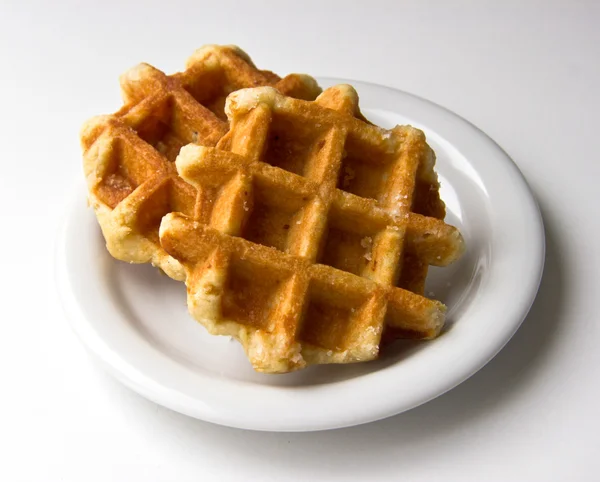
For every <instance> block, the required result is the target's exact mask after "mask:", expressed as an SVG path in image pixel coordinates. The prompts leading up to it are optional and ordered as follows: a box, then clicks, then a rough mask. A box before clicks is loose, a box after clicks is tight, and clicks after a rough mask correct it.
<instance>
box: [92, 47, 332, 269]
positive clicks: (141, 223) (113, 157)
mask: <svg viewBox="0 0 600 482" xmlns="http://www.w3.org/2000/svg"><path fill="white" fill-rule="evenodd" d="M259 85H270V86H274V87H276V88H277V89H279V90H280V91H281V92H283V93H286V94H287V95H290V96H292V97H298V98H301V99H311V100H312V99H314V98H315V97H316V96H317V95H318V94H319V93H320V92H321V90H320V88H319V87H318V85H317V83H316V81H315V80H314V79H313V78H312V77H309V76H306V75H298V74H292V75H288V76H287V77H285V78H283V79H281V78H280V77H278V76H277V75H275V74H273V73H272V72H268V71H261V70H258V69H257V68H256V67H255V66H254V64H253V63H252V61H251V60H250V58H249V57H248V56H247V55H246V54H245V53H244V52H243V51H242V50H240V49H239V48H237V47H219V46H207V47H203V48H201V49H199V50H197V51H196V52H195V53H194V55H192V57H190V59H189V60H188V62H187V65H186V70H185V71H184V72H181V73H177V74H175V75H172V76H167V75H165V74H164V73H163V72H161V71H160V70H157V69H155V68H154V67H152V66H150V65H148V64H140V65H138V66H137V67H134V68H133V69H131V70H129V71H128V72H126V73H125V74H124V75H123V76H122V77H121V90H122V93H123V99H124V101H125V106H124V107H123V108H122V109H120V110H119V111H118V112H117V113H115V114H114V115H109V116H100V117H95V118H93V119H91V120H89V121H88V122H86V123H85V125H84V126H83V129H82V132H81V144H82V147H83V151H84V170H85V175H86V177H87V182H88V189H89V201H90V204H91V205H92V206H93V208H94V210H95V212H96V215H97V217H98V221H99V223H100V226H101V228H102V232H103V234H104V237H105V239H106V245H107V248H108V250H109V252H110V253H111V254H112V255H113V256H114V257H115V258H117V259H120V260H123V261H128V262H132V263H147V262H151V263H152V264H153V265H155V266H158V267H160V268H161V269H162V270H163V271H164V272H165V273H167V274H168V275H169V276H171V277H172V278H175V279H179V280H183V279H184V277H185V273H184V270H183V268H182V267H181V265H180V264H179V262H178V261H176V260H174V259H173V258H171V257H170V256H169V255H168V254H167V253H166V252H165V251H164V250H163V249H162V248H161V246H160V243H159V240H158V226H159V223H160V220H161V218H162V217H163V216H164V215H165V214H166V213H168V212H171V211H178V212H181V213H185V214H187V215H189V216H193V215H194V211H195V209H196V206H195V203H196V190H195V189H194V188H193V187H192V186H190V185H188V184H187V183H185V182H184V181H183V180H182V179H181V178H179V176H178V175H177V172H176V169H175V166H174V165H173V161H174V160H175V158H176V157H177V154H178V153H179V149H180V148H181V147H182V146H183V145H185V144H188V143H190V142H197V143H199V144H203V145H207V146H214V145H215V144H216V143H217V141H218V140H219V139H220V138H221V137H222V136H223V135H224V134H225V133H226V132H227V130H228V123H227V121H226V117H225V114H224V111H223V105H224V99H225V98H226V96H227V95H228V94H229V93H230V92H232V91H234V90H237V89H239V88H242V87H254V86H259Z"/></svg>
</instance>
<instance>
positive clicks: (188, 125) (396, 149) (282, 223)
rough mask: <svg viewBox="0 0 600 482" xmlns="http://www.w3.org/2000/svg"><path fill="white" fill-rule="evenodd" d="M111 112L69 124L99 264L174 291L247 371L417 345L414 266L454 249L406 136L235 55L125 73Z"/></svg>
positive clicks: (332, 93)
mask: <svg viewBox="0 0 600 482" xmlns="http://www.w3.org/2000/svg"><path fill="white" fill-rule="evenodd" d="M121 86H122V91H123V97H124V101H125V106H124V107H123V108H122V109H121V110H119V111H118V112H117V113H115V114H114V115H110V116H101V117H96V118H94V119H91V120H90V121H88V122H87V123H86V124H85V125H84V127H83V130H82V136H81V138H82V146H83V151H84V169H85V174H86V177H87V181H88V188H89V200H90V204H91V205H92V206H93V208H94V211H95V213H96V216H97V218H98V221H99V224H100V227H101V228H102V232H103V234H104V237H105V239H106V244H107V248H108V251H109V252H110V253H111V254H112V255H113V256H114V257H115V258H117V259H120V260H123V261H127V262H132V263H152V264H153V265H155V266H157V267H159V268H160V269H162V270H163V271H164V272H165V273H166V274H167V275H169V276H170V277H172V278H174V279H176V280H181V281H185V283H186V285H187V293H188V306H189V310H190V313H191V314H192V316H193V317H194V318H195V319H196V320H198V321H199V322H200V323H202V324H203V325H204V326H205V327H206V329H207V330H208V331H209V332H210V333H212V334H215V335H229V336H232V337H234V338H236V339H237V340H239V341H240V343H241V344H242V345H243V347H244V349H245V351H246V354H247V355H248V358H249V360H250V362H251V363H252V365H253V367H254V368H255V369H256V370H259V371H262V372H267V373H283V372H289V371H293V370H297V369H300V368H303V367H305V366H307V365H311V364H324V363H350V362H359V361H367V360H372V359H374V358H377V357H378V356H379V351H380V347H381V341H382V336H383V335H385V339H394V338H398V337H401V338H407V337H409V338H424V339H427V338H434V337H435V336H437V334H438V333H439V332H440V330H441V329H442V327H443V325H444V315H445V311H446V307H445V306H444V305H443V304H442V303H440V302H438V301H435V300H430V299H428V298H426V297H425V296H424V285H425V278H426V276H427V270H428V266H429V265H435V266H446V265H448V264H449V263H451V262H453V261H454V260H456V259H457V258H458V257H459V256H460V255H461V254H462V252H463V250H464V243H463V239H462V237H461V235H460V233H459V231H458V230H457V229H456V228H454V227H452V226H449V225H447V224H445V223H444V221H443V219H444V216H445V206H444V203H443V202H442V201H441V199H440V197H439V183H438V180H437V176H436V174H435V172H434V163H435V155H434V153H433V151H432V150H431V148H430V147H429V146H428V145H427V143H426V141H425V136H424V134H423V132H421V131H420V130H418V129H415V128H413V127H410V126H397V127H395V128H394V129H391V130H385V129H381V128H379V127H377V126H374V125H373V124H371V123H369V122H368V121H366V120H365V119H364V117H363V116H362V115H361V113H360V110H359V107H358V96H357V93H356V91H355V90H354V89H353V88H352V87H351V86H349V85H337V86H334V87H331V88H329V89H327V90H325V91H324V92H322V93H321V89H320V88H319V87H318V85H317V83H316V81H315V80H314V79H313V78H312V77H309V76H306V75H297V74H292V75H288V76H287V77H284V78H283V79H282V78H280V77H279V76H277V75H275V74H273V73H272V72H268V71H261V70H258V69H257V68H256V67H255V66H254V64H253V63H252V61H251V60H250V58H249V57H248V56H247V55H246V54H245V53H244V52H243V51H241V50H240V49H239V48H236V47H217V46H209V47H204V48H202V49H199V50H198V51H197V52H196V53H195V54H194V55H193V56H192V57H191V58H190V59H189V60H188V63H187V68H186V70H185V71H184V72H182V73H178V74H175V75H171V76H167V75H165V74H164V73H162V72H161V71H159V70H157V69H155V68H153V67H151V66H149V65H147V64H141V65H139V66H137V67H135V68H133V69H132V70H130V71H129V72H127V73H126V74H125V75H124V76H123V77H122V78H121Z"/></svg>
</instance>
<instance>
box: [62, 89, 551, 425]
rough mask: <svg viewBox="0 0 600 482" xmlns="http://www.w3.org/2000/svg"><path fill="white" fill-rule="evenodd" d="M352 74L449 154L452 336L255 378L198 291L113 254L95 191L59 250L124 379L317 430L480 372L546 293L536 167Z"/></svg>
mask: <svg viewBox="0 0 600 482" xmlns="http://www.w3.org/2000/svg"><path fill="white" fill-rule="evenodd" d="M319 80H320V83H321V85H323V86H329V85H333V84H336V83H346V82H347V83H351V84H353V85H354V86H355V87H356V89H357V90H358V92H359V94H360V99H361V108H362V110H363V112H364V113H365V114H366V116H367V117H368V118H369V119H371V120H372V121H373V122H375V123H376V124H379V125H381V126H385V127H392V126H393V125H395V124H406V123H408V124H412V125H413V126H416V127H419V128H421V129H423V130H424V131H425V133H426V135H427V138H428V141H429V143H430V145H431V146H432V147H433V149H434V150H435V151H436V153H437V170H438V172H439V175H440V179H441V182H442V197H443V199H444V200H445V201H446V204H447V206H448V216H447V221H448V222H449V223H451V224H454V225H456V226H457V227H459V228H460V229H461V231H462V233H463V235H464V237H465V241H466V244H467V252H466V255H465V256H464V257H463V258H462V259H461V260H460V261H459V262H457V263H456V264H454V265H453V266H451V267H448V268H443V269H439V268H433V269H431V271H430V276H429V279H428V285H427V291H428V292H429V294H430V295H431V296H433V297H435V298H438V299H440V300H441V301H443V302H444V303H446V304H447V305H448V307H449V310H448V316H447V318H448V327H447V331H446V332H445V333H443V334H442V336H440V337H439V338H438V339H436V340H434V341H430V342H423V343H416V342H398V343H397V344H395V345H393V346H392V347H391V349H389V350H388V351H387V352H386V353H385V355H384V356H383V358H382V359H380V360H378V361H375V362H370V363H364V364H357V365H345V366H316V367H310V368H308V369H306V370H303V371H300V372H296V373H292V374H286V375H263V374H258V373H255V372H254V371H253V370H252V368H251V367H250V364H249V363H248V362H247V360H246V358H245V356H244V354H243V351H242V349H241V347H240V346H239V345H238V344H237V343H236V342H233V341H231V340H229V339H228V338H224V337H213V336H210V335H208V334H207V333H206V331H205V330H204V328H203V327H202V326H201V325H200V324H198V323H197V322H195V321H194V320H193V319H192V318H191V317H190V316H189V315H188V314H187V309H186V295H185V286H184V285H183V284H182V283H178V282H175V281H172V280H171V279H169V278H167V277H166V276H164V275H162V274H160V273H159V272H158V270H156V269H154V268H152V267H151V266H148V265H141V266H138V265H129V264H126V263H122V262H118V261H115V260H113V259H112V258H111V257H110V256H109V254H108V253H107V251H106V249H105V247H104V241H103V238H102V236H101V233H100V229H99V228H98V225H97V223H96V219H95V217H94V214H93V212H92V210H91V209H88V208H87V207H86V195H85V189H84V188H83V186H82V187H81V188H80V189H79V191H78V192H77V195H76V196H75V198H74V200H73V204H72V205H71V206H70V207H69V211H68V213H67V218H66V222H65V225H64V228H63V229H62V230H61V234H60V239H59V242H58V253H57V255H58V256H57V280H58V287H59V291H60V295H61V298H62V300H63V304H64V306H65V310H66V312H67V315H68V317H69V319H70V320H71V323H72V325H73V327H74V329H75V331H76V332H77V333H78V335H79V336H80V337H81V339H82V340H83V342H84V344H85V345H86V346H87V347H88V348H89V349H90V350H91V352H92V353H94V354H95V355H96V356H97V357H98V358H99V359H100V360H101V361H103V362H104V363H105V364H106V366H107V367H108V368H109V369H110V371H111V372H112V373H113V374H114V375H115V376H116V377H117V378H118V379H119V380H121V381H122V382H123V383H124V384H126V385H127V386H129V387H131V388H132V389H133V390H135V391H137V392H138V393H140V394H142V395H143V396H145V397H148V398H149V399H151V400H153V401H155V402H156V403H159V404H161V405H164V406H166V407H169V408H171V409H173V410H176V411H178V412H182V413H185V414H187V415H190V416H192V417H196V418H200V419H203V420H208V421H210V422H214V423H219V424H223V425H229V426H233V427H240V428H247V429H256V430H275V431H306V430H319V429H328V428H336V427H344V426H349V425H356V424H360V423H364V422H369V421H373V420H377V419H381V418H384V417H388V416H390V415H394V414H397V413H400V412H403V411H405V410H408V409H410V408H413V407H415V406H417V405H420V404H422V403H424V402H426V401H428V400H430V399H432V398H434V397H437V396H438V395H441V394H442V393H444V392H446V391H447V390H449V389H451V388H452V387H454V386H456V385H457V384H459V383H461V382H462V381H463V380H465V379H466V378H468V377H469V376H471V375H472V374H473V373H475V372H476V371H477V370H479V369H480V368H481V367H482V366H483V365H485V364H486V363H487V362H488V361H489V360H490V359H491V358H492V357H493V356H494V355H495V354H496V353H497V352H498V351H499V350H500V349H501V348H502V347H503V346H504V344H505V343H506V342H507V341H508V340H509V339H510V338H511V336H512V335H513V334H514V332H515V331H516V330H517V328H518V327H519V325H520V324H521V322H522V321H523V319H524V317H525V315H526V314H527V312H528V310H529V307H530V306H531V303H532V302H533V299H534V297H535V294H536V292H537V289H538V285H539V281H540V277H541V273H542V267H543V260H544V232H543V226H542V220H541V216H540V212H539V210H538V207H537V205H536V202H535V200H534V198H533V196H532V194H531V192H530V190H529V188H528V186H527V184H526V182H525V180H524V179H523V176H522V175H521V173H520V172H519V170H518V169H517V167H516V166H515V164H513V162H512V161H511V160H510V159H509V158H508V156H507V155H506V154H505V153H504V152H503V151H502V149H500V147H498V146H497V145H496V144H495V143H494V142H493V141H492V140H491V139H490V138H488V137H487V136H486V135H485V134H484V133H482V132H481V131H479V130H478V129H477V128H476V127H474V126H473V125H471V124H469V123H468V122H466V121H465V120H463V119H462V118H460V117H458V116H457V115H455V114H453V113H452V112H449V111H447V110H446V109H444V108H442V107H440V106H438V105H435V104H432V103H431V102H428V101H426V100H423V99H420V98H418V97H414V96H412V95H410V94H407V93H404V92H400V91H398V90H393V89H390V88H386V87H381V86H378V85H373V84H367V83H362V82H353V81H346V80H342V79H319Z"/></svg>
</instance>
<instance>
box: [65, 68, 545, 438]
mask: <svg viewBox="0 0 600 482" xmlns="http://www.w3.org/2000/svg"><path fill="white" fill-rule="evenodd" d="M317 80H318V81H319V83H320V84H322V85H323V84H324V85H332V84H333V83H349V84H352V85H354V86H357V87H358V90H360V86H361V85H362V86H366V87H368V88H373V89H384V90H385V91H387V92H389V93H390V95H400V96H402V97H404V98H405V99H408V100H411V101H413V102H417V103H421V104H423V105H425V106H429V108H433V109H434V110H437V111H441V112H443V113H444V115H445V116H450V118H451V119H452V120H454V121H456V122H458V124H462V125H464V126H466V127H468V128H469V129H471V130H472V131H473V135H474V136H478V137H480V138H482V139H484V140H485V142H486V143H487V144H489V147H491V148H492V149H496V150H497V151H498V156H497V157H498V158H503V159H504V161H508V162H507V163H506V164H507V165H509V166H511V168H512V169H513V178H514V179H518V180H519V182H520V183H521V186H520V187H521V188H522V189H521V194H522V195H524V196H525V198H526V199H527V200H528V205H527V206H525V207H524V209H523V212H524V211H525V210H527V211H529V221H530V223H531V224H532V228H534V229H533V231H534V232H535V234H536V237H537V240H536V243H535V245H534V251H535V247H537V251H535V252H534V253H533V256H532V257H531V265H532V272H531V275H530V279H529V289H528V290H527V292H526V293H525V291H523V295H522V299H521V303H520V305H521V306H520V310H519V315H518V318H520V319H518V320H517V319H515V320H514V321H513V322H512V323H511V324H510V329H507V330H506V331H505V333H504V336H503V338H502V339H499V340H497V342H496V343H495V344H494V345H495V346H494V349H493V350H489V352H487V355H486V356H485V357H483V356H481V357H480V358H479V360H478V362H477V363H471V364H468V368H467V367H463V368H462V370H460V373H455V374H454V376H452V377H447V378H448V379H446V380H443V381H445V383H443V381H441V382H438V384H437V388H436V389H435V390H429V391H428V395H427V396H420V397H416V399H415V398H414V397H413V399H412V400H410V401H408V402H407V401H405V402H404V403H398V405H397V406H396V407H395V408H393V407H388V408H387V409H386V410H379V411H377V412H374V413H365V414H360V415H357V414H356V413H355V412H353V414H352V415H350V414H346V415H343V416H342V415H341V414H331V413H330V414H328V415H329V417H323V416H317V417H313V418H312V419H311V420H306V419H304V420H302V417H300V418H296V419H290V418H289V417H283V418H281V419H277V420H273V419H270V418H268V417H265V416H262V417H257V418H258V419H260V420H256V419H255V420H248V419H243V418H240V417H239V416H237V417H236V415H235V413H220V414H218V413H215V412H214V410H213V409H211V407H209V406H207V405H206V404H205V403H203V401H202V400H198V399H197V398H194V397H189V396H187V395H185V394H182V393H175V392H174V391H173V389H172V388H171V387H169V386H165V385H164V384H161V383H159V382H157V380H156V379H155V378H153V377H152V375H151V374H147V373H143V372H141V371H140V370H139V369H138V368H136V367H135V366H132V365H131V364H130V362H129V361H128V360H126V359H125V358H123V356H121V354H120V353H119V352H118V351H115V350H114V349H113V348H111V346H110V344H108V343H107V342H106V340H103V339H102V338H101V337H100V335H99V334H98V333H97V332H96V331H94V330H93V328H92V326H91V325H90V324H89V323H88V321H87V316H86V311H85V309H84V308H83V307H82V306H80V302H79V301H78V300H77V298H76V297H75V295H74V293H73V291H72V289H70V283H71V281H70V280H69V272H68V269H67V264H68V263H67V259H68V254H67V253H66V250H65V249H64V248H65V247H66V246H67V244H68V243H67V241H68V232H69V223H70V221H71V220H72V217H73V216H74V213H76V212H77V210H78V209H80V206H79V204H80V203H81V202H82V191H84V192H86V190H85V189H84V187H83V185H82V186H81V187H80V188H79V189H77V192H76V193H75V196H74V199H71V200H69V205H68V207H67V210H66V214H65V216H64V218H63V220H62V222H61V226H60V229H59V235H58V238H57V243H56V247H55V253H56V255H55V280H56V286H57V289H58V293H59V299H60V301H61V304H62V306H63V310H64V312H65V314H66V315H67V318H68V320H69V322H70V325H71V327H72V328H73V330H74V331H75V333H76V334H77V336H78V337H79V339H80V340H81V341H82V343H83V345H84V346H85V347H86V348H87V349H88V351H89V352H90V353H92V354H93V355H94V356H95V357H96V358H97V359H98V360H100V361H101V362H103V365H104V367H105V368H107V369H108V372H109V373H111V374H112V375H113V376H114V377H115V378H116V379H118V380H119V381H120V382H121V383H123V384H124V385H126V386H128V387H129V388H131V389H133V390H134V391H136V392H137V393H139V394H140V395H142V396H144V397H146V398H148V399H150V400H152V401H154V402H155V403H158V404H160V405H163V406H165V407H168V408H170V409H173V410H175V411H177V412H180V413H184V414H186V415H189V416H192V417H194V418H199V419H202V420H205V421H209V422H213V423H217V424H220V425H226V426H230V427H237V428H243V429H253V430H266V431H289V432H292V431H312V430H326V429H333V428H341V427H347V426H353V425H359V424H362V423H368V422H371V421H375V420H379V419H383V418H386V417H389V416H392V415H396V414H398V413H401V412H404V411H407V410H410V409H412V408H415V407H416V406H419V405H421V404H423V403H426V402H428V401H430V400H432V399H434V398H436V397H438V396H440V395H442V394H444V393H446V392H447V391H449V390H450V389H452V388H454V387H456V386H457V385H459V384H460V383H462V382H463V381H465V380H466V379H468V378H469V377H471V376H472V375H473V374H475V373H476V372H477V371H479V370H480V369H481V368H483V367H484V366H485V365H486V364H487V363H488V362H489V361H490V360H491V359H492V358H494V356H496V354H497V353H498V352H499V351H500V350H501V349H502V348H503V347H504V346H505V345H506V343H508V341H509V340H510V339H511V338H512V336H513V335H514V333H515V332H516V331H517V330H518V328H519V327H520V325H521V324H522V322H523V321H524V320H525V318H526V316H527V314H528V312H529V310H530V308H531V305H532V304H533V301H534V300H535V297H536V294H537V291H538V288H539V284H540V282H541V278H542V274H543V266H544V257H545V235H544V226H543V219H542V215H541V212H540V209H539V206H538V203H537V200H536V199H535V196H534V194H533V192H532V190H531V188H530V186H529V185H528V183H527V181H526V179H525V177H524V176H523V174H522V173H521V171H520V170H519V168H518V166H517V165H516V164H515V162H514V161H513V160H512V159H511V158H510V156H509V155H508V154H507V153H506V152H505V151H504V150H503V149H502V148H501V147H500V146H499V145H498V144H497V143H496V142H495V141H494V140H493V139H492V138H491V137H490V136H488V135H487V134H486V133H485V132H483V131H482V130H481V129H479V128H478V127H477V126H475V125H474V124H472V123H471V122H469V121H468V120H466V119H464V118H462V117H460V116H459V115H458V114H456V113H454V112H452V111H451V110H449V109H447V108H445V107H443V106H440V105H439V104H437V103H435V102H432V101H430V100H428V99H424V98H422V97H419V96H416V95H414V94H410V93H407V92H404V91H402V90H399V89H395V88H393V87H389V86H385V85H380V84H376V83H372V82H364V81H355V80H349V79H341V78H335V77H317ZM398 114H401V113H400V112H398ZM84 198H85V197H84ZM523 216H524V217H527V216H525V215H523ZM361 378H362V377H359V378H358V379H356V380H360V379H361ZM208 383H216V382H215V381H214V380H213V382H208ZM244 383H245V382H240V381H229V384H234V385H236V384H238V385H240V384H244ZM344 383H346V382H344ZM347 383H352V380H348V381H347ZM216 385H219V384H218V383H216ZM216 385H215V386H216ZM329 386H331V385H329ZM230 388H231V387H230ZM304 390H306V388H296V389H295V391H304ZM229 391H230V389H225V390H224V393H225V394H227V392H229ZM253 391H258V392H263V393H264V392H266V393H267V395H268V394H269V393H274V392H281V391H285V392H288V393H289V391H290V388H289V387H272V386H270V387H267V386H260V388H259V389H256V388H255V390H253ZM249 393H252V391H250V392H249ZM305 415H306V414H305Z"/></svg>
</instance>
